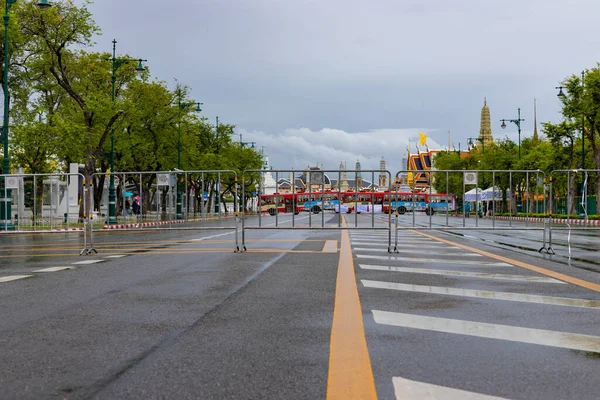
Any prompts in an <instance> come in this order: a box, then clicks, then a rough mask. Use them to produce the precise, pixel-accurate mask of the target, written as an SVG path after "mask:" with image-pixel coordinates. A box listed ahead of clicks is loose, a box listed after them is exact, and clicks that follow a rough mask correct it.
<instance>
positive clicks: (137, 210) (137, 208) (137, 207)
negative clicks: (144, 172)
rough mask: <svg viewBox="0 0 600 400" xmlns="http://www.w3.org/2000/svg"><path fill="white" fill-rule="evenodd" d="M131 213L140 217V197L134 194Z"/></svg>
mask: <svg viewBox="0 0 600 400" xmlns="http://www.w3.org/2000/svg"><path fill="white" fill-rule="evenodd" d="M132 207H133V213H134V214H135V215H140V208H141V207H140V196H139V195H138V194H137V193H135V195H134V196H133V205H132Z"/></svg>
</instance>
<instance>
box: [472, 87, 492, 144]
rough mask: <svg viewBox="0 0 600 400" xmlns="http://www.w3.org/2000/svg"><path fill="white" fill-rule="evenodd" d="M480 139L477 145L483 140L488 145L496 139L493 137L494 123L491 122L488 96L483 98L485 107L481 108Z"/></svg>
mask: <svg viewBox="0 0 600 400" xmlns="http://www.w3.org/2000/svg"><path fill="white" fill-rule="evenodd" d="M479 139H482V140H479V141H477V144H476V145H477V146H479V145H480V143H481V142H483V146H484V147H485V146H487V145H488V144H489V143H492V142H493V141H494V138H493V137H492V124H491V122H490V108H489V107H488V105H487V98H486V97H484V98H483V107H482V108H481V121H480V124H479Z"/></svg>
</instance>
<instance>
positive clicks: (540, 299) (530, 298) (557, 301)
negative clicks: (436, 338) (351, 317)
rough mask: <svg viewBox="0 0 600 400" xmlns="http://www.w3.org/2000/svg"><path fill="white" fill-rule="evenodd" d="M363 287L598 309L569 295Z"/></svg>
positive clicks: (593, 303)
mask: <svg viewBox="0 0 600 400" xmlns="http://www.w3.org/2000/svg"><path fill="white" fill-rule="evenodd" d="M361 282H362V284H363V285H364V286H365V287H369V288H377V289H391V290H399V291H404V292H417V293H429V294H438V295H447V296H458V297H475V298H480V299H492V300H505V301H517V302H525V303H536V304H551V305H556V306H565V307H582V308H593V309H600V300H585V299H573V298H569V297H556V296H539V295H535V294H522V293H508V292H493V291H491V290H473V289H462V288H451V287H442V286H427V285H412V284H406V283H396V282H379V281H370V280H364V279H363V280H361Z"/></svg>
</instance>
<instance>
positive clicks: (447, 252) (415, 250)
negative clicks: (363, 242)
mask: <svg viewBox="0 0 600 400" xmlns="http://www.w3.org/2000/svg"><path fill="white" fill-rule="evenodd" d="M354 251H363V252H364V251H366V252H380V253H381V252H386V253H387V252H388V251H387V249H377V248H368V247H355V248H354ZM457 251H460V252H461V253H457ZM396 253H403V254H407V253H408V254H414V253H423V251H422V250H421V247H420V246H419V248H413V249H411V250H407V249H402V250H396V251H395V252H394V253H393V254H396ZM444 255H452V256H461V257H482V256H481V254H477V253H465V252H464V250H463V249H447V250H444Z"/></svg>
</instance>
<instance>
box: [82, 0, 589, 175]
mask: <svg viewBox="0 0 600 400" xmlns="http://www.w3.org/2000/svg"><path fill="white" fill-rule="evenodd" d="M75 2H77V0H75ZM90 10H91V11H92V12H93V14H94V16H95V18H96V20H97V22H98V24H99V25H100V26H101V28H102V30H103V36H101V37H99V38H98V40H97V41H98V45H97V47H96V49H97V50H104V51H107V50H110V41H111V40H112V39H113V38H117V40H119V52H121V53H128V54H131V55H132V56H136V57H138V56H139V57H144V58H147V59H148V60H149V61H148V65H149V67H150V69H151V72H152V74H153V75H155V76H157V77H159V78H160V79H163V80H166V81H168V82H173V79H174V78H177V79H178V80H179V81H181V82H182V83H185V84H188V85H189V86H191V87H192V89H193V93H192V95H193V96H194V97H195V98H197V99H198V100H199V101H202V102H204V110H205V111H204V115H206V116H207V117H209V118H210V119H211V120H214V118H215V116H217V115H218V116H219V117H220V118H221V120H223V121H224V122H228V123H234V124H236V125H237V126H238V130H239V132H248V134H250V132H257V134H256V137H255V138H252V139H251V140H255V141H257V142H259V143H258V145H259V146H260V145H264V144H266V145H268V146H269V154H270V155H271V157H272V158H275V154H274V152H275V148H273V147H272V144H270V143H271V142H268V143H267V142H265V143H262V140H265V141H267V140H270V141H272V139H273V138H274V137H277V138H279V140H284V139H285V142H286V143H287V141H288V140H289V142H290V143H296V144H297V143H302V140H303V137H302V136H301V135H303V134H305V132H304V130H303V129H301V128H303V127H306V128H307V129H308V130H309V131H310V132H318V133H319V136H331V138H332V139H331V140H334V139H335V138H338V137H339V133H338V132H349V133H348V134H347V135H349V136H347V137H346V136H344V137H345V140H348V141H350V142H352V143H356V146H357V147H358V148H359V149H361V151H356V149H355V148H352V147H343V148H342V149H340V148H339V147H336V146H331V144H330V143H323V146H324V147H323V148H322V149H321V148H319V152H320V153H319V154H318V156H319V157H318V158H320V159H319V160H317V159H315V158H310V159H311V160H312V161H311V163H315V162H316V161H319V162H326V161H325V160H327V161H328V160H329V158H328V157H331V158H332V162H333V163H334V165H335V166H336V165H337V163H339V161H340V160H339V158H340V156H345V154H346V155H347V158H348V160H347V161H348V162H350V158H351V157H360V156H363V157H365V160H378V159H379V157H381V155H386V154H389V155H390V157H391V158H393V159H389V160H388V162H389V163H392V164H395V165H400V160H401V157H402V155H403V154H404V153H405V147H406V146H405V145H404V144H403V143H400V144H397V143H396V142H395V141H394V140H392V138H389V140H388V142H387V143H386V146H389V147H390V148H392V149H394V151H390V152H389V153H382V152H381V149H382V148H380V147H377V146H373V145H372V143H371V142H370V141H371V140H372V136H373V135H372V134H371V133H370V132H383V131H382V130H386V129H390V130H392V131H395V132H418V131H419V130H423V131H426V133H428V135H429V137H430V138H431V139H432V140H437V141H439V143H442V144H443V145H445V144H446V142H447V131H450V132H451V137H452V142H454V143H455V144H456V145H457V147H458V143H459V142H460V143H462V147H463V148H464V146H465V144H466V141H467V138H468V137H473V136H477V135H478V133H479V117H480V110H481V106H482V105H483V98H484V97H487V99H488V104H489V106H490V109H491V117H492V129H493V133H494V136H495V137H503V136H504V135H508V136H509V137H511V138H514V139H515V140H516V132H515V131H516V129H513V128H514V127H513V126H511V127H509V128H507V130H506V131H502V130H501V129H500V126H499V125H500V122H499V120H500V119H501V118H516V116H517V115H516V114H517V108H518V107H520V108H521V109H522V117H523V118H525V120H526V121H525V122H524V123H523V133H522V137H527V136H528V135H530V133H529V132H531V131H532V130H533V98H534V97H535V98H537V100H538V101H537V104H538V121H547V120H551V121H555V122H556V121H558V120H560V115H559V102H558V100H557V98H556V91H555V90H554V86H557V84H558V82H560V81H561V80H562V79H563V78H565V77H566V76H568V75H570V74H573V73H579V71H580V70H581V69H583V68H591V67H594V66H596V62H597V61H598V59H597V56H596V55H595V54H594V53H593V51H590V49H595V48H599V44H600V36H598V35H597V33H596V28H595V27H596V25H597V23H596V18H597V15H598V14H599V12H600V3H598V2H596V1H595V0H554V1H550V2H549V1H546V0H544V1H542V0H528V1H521V0H505V1H502V2H500V1H486V2H482V1H475V0H430V1H427V2H423V1H421V0H412V1H410V0H403V1H397V0H379V1H376V2H365V1H359V0H327V1H316V0H196V1H185V0H172V1H169V2H165V1H158V0H143V1H142V0H128V1H126V2H125V1H122V0H119V1H118V0H102V1H97V2H96V3H95V4H93V5H91V6H90ZM327 128H330V129H327ZM260 132H262V134H261V133H260ZM360 132H365V134H361V133H360ZM350 133H351V134H350ZM366 133H368V134H366ZM244 138H246V135H245V134H244ZM350 138H351V139H352V140H350ZM248 140H250V136H248ZM295 141H298V142H295ZM319 143H321V142H319ZM395 146H399V147H395ZM384 147H385V146H384ZM325 148H329V149H334V150H335V152H332V153H331V155H329V156H328V155H327V154H326V150H325ZM287 149H288V150H287V151H288V153H287V155H286V156H285V157H283V158H282V164H280V163H279V162H277V164H280V167H281V168H283V167H284V165H283V162H284V161H285V160H292V159H298V163H300V165H303V163H304V162H305V161H306V160H307V158H306V157H305V156H300V155H297V154H295V153H294V151H295V150H293V151H292V150H290V149H292V148H291V147H288V148H287ZM367 149H369V151H372V153H368V152H367ZM332 151H333V150H332ZM338 151H341V152H342V153H338ZM334 157H335V158H334ZM386 159H387V156H386ZM377 166H378V165H377ZM289 167H291V165H290V166H289Z"/></svg>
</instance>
